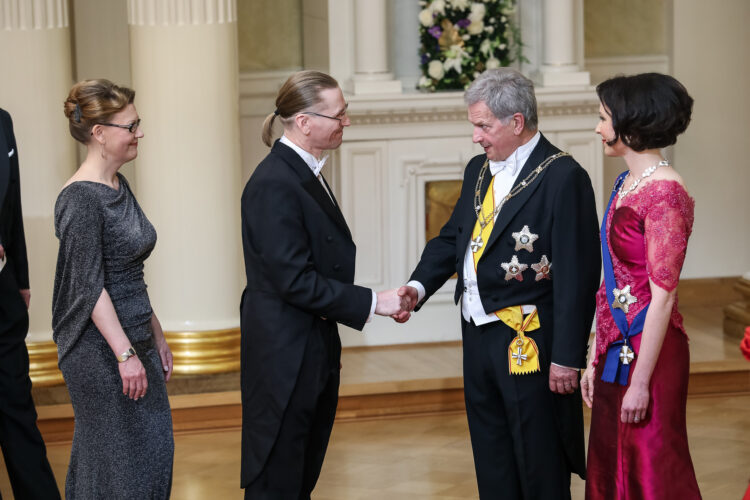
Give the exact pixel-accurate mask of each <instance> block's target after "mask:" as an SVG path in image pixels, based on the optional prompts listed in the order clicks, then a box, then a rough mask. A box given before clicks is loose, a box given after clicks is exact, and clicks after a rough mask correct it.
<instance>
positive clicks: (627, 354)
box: [620, 345, 635, 365]
mask: <svg viewBox="0 0 750 500" xmlns="http://www.w3.org/2000/svg"><path fill="white" fill-rule="evenodd" d="M634 359H635V353H634V352H633V349H631V348H630V347H628V346H626V345H624V346H622V347H620V362H621V363H622V364H623V365H629V364H630V363H632V362H633V360H634Z"/></svg>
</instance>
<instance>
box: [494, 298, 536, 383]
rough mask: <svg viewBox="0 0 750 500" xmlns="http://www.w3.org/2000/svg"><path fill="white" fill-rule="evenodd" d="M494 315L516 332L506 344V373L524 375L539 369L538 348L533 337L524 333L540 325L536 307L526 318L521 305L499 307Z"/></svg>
mask: <svg viewBox="0 0 750 500" xmlns="http://www.w3.org/2000/svg"><path fill="white" fill-rule="evenodd" d="M495 315H496V316H497V317H498V318H500V321H502V322H503V323H505V324H506V325H508V326H509V327H511V328H512V329H513V330H515V331H516V332H517V333H518V335H516V337H515V338H514V339H513V340H512V341H511V342H510V345H509V346H508V373H510V374H511V375H525V374H527V373H534V372H538V371H540V368H539V348H538V347H537V345H536V342H534V339H532V338H530V337H527V336H526V335H525V332H530V331H533V330H537V329H538V328H539V327H540V323H539V315H538V314H537V310H536V308H535V309H534V310H533V311H532V312H531V313H529V314H528V315H527V316H526V318H524V317H523V309H522V308H521V306H512V307H506V308H505V309H500V310H499V311H497V312H495Z"/></svg>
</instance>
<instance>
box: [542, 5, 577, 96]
mask: <svg viewBox="0 0 750 500" xmlns="http://www.w3.org/2000/svg"><path fill="white" fill-rule="evenodd" d="M543 5H544V6H543V9H544V10H543V13H542V14H543V15H542V17H543V27H544V29H543V35H542V39H543V44H542V47H543V54H542V67H541V68H540V72H539V75H538V76H537V80H538V81H539V83H541V84H542V85H543V86H545V87H551V86H569V85H589V84H590V76H589V73H588V71H582V68H581V67H580V66H579V64H578V61H577V59H578V58H577V56H576V52H577V43H576V40H577V39H578V38H580V37H577V30H582V29H583V26H582V23H580V22H577V21H576V20H577V18H578V17H579V16H578V13H577V12H576V0H544V4H543Z"/></svg>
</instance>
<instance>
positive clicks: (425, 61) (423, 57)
mask: <svg viewBox="0 0 750 500" xmlns="http://www.w3.org/2000/svg"><path fill="white" fill-rule="evenodd" d="M428 62H430V57H429V56H428V55H427V54H422V64H427V63H428Z"/></svg>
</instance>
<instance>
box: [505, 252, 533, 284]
mask: <svg viewBox="0 0 750 500" xmlns="http://www.w3.org/2000/svg"><path fill="white" fill-rule="evenodd" d="M500 267H502V268H503V269H505V281H510V280H512V279H514V278H515V279H517V280H518V281H523V276H522V275H521V273H523V272H524V271H525V270H527V269H528V268H529V266H528V265H527V264H521V263H520V262H518V256H517V255H514V256H513V258H512V259H510V262H503V263H502V264H500Z"/></svg>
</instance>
